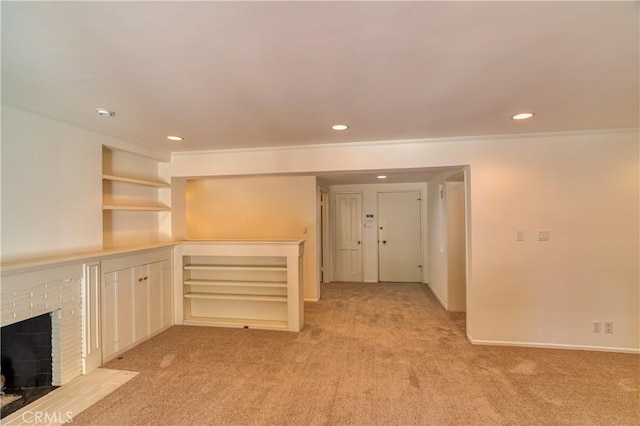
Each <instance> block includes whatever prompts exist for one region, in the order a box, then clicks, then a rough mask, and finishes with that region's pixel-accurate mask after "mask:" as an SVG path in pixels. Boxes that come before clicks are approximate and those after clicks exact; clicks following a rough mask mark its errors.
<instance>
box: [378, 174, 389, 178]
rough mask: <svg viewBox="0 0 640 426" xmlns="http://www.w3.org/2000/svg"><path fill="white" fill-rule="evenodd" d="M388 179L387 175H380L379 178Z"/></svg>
mask: <svg viewBox="0 0 640 426" xmlns="http://www.w3.org/2000/svg"><path fill="white" fill-rule="evenodd" d="M386 178H387V177H386V176H385V175H380V176H378V179H386Z"/></svg>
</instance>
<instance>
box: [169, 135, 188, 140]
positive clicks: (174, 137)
mask: <svg viewBox="0 0 640 426" xmlns="http://www.w3.org/2000/svg"><path fill="white" fill-rule="evenodd" d="M167 139H169V140H170V141H183V140H184V138H183V137H182V136H167Z"/></svg>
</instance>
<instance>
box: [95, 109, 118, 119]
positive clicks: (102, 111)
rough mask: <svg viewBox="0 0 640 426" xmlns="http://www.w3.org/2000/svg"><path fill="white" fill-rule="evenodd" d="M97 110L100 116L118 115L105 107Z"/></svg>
mask: <svg viewBox="0 0 640 426" xmlns="http://www.w3.org/2000/svg"><path fill="white" fill-rule="evenodd" d="M96 112H97V113H98V115H99V116H100V117H113V116H114V115H116V113H115V112H113V111H109V110H108V109H105V108H96Z"/></svg>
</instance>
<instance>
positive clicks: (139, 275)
mask: <svg viewBox="0 0 640 426" xmlns="http://www.w3.org/2000/svg"><path fill="white" fill-rule="evenodd" d="M149 269H150V268H149V265H143V266H138V267H136V268H135V275H134V277H135V280H134V283H133V284H134V288H135V294H134V296H133V297H134V300H135V308H134V322H135V341H136V342H137V341H139V340H141V339H144V338H145V337H147V336H148V335H149Z"/></svg>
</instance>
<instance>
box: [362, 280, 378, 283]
mask: <svg viewBox="0 0 640 426" xmlns="http://www.w3.org/2000/svg"><path fill="white" fill-rule="evenodd" d="M362 282H363V283H376V284H377V283H378V280H364V281H362Z"/></svg>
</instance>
